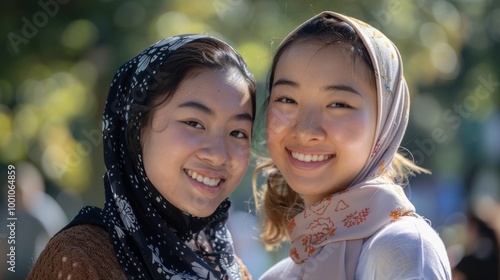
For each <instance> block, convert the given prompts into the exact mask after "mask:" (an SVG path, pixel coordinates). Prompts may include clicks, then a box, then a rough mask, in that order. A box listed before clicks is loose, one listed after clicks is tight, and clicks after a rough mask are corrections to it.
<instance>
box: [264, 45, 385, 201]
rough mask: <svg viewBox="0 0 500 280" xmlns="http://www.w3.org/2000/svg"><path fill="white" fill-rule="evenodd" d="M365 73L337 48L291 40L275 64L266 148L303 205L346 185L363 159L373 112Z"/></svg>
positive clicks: (365, 69) (370, 87) (373, 97)
mask: <svg viewBox="0 0 500 280" xmlns="http://www.w3.org/2000/svg"><path fill="white" fill-rule="evenodd" d="M370 74H371V73H370V72H369V70H368V67H367V66H366V65H364V64H363V62H361V61H358V63H357V64H356V65H354V64H353V61H352V58H351V54H348V52H347V49H346V46H342V45H336V46H324V45H321V44H319V43H317V44H314V43H296V44H295V45H292V46H290V47H289V48H288V49H287V50H285V52H284V53H283V54H282V56H281V58H280V59H279V61H278V63H277V65H276V69H275V72H274V79H273V81H272V90H271V95H270V99H269V108H268V112H267V121H266V128H267V129H266V133H267V146H268V149H269V153H270V155H271V158H272V159H273V161H274V162H275V164H276V166H277V167H278V169H279V170H280V171H281V173H282V174H283V176H284V178H285V180H286V181H287V183H288V184H289V185H290V187H291V188H292V189H293V190H294V191H296V192H297V193H299V194H300V195H301V196H302V198H303V199H304V203H305V206H306V207H309V206H311V205H313V204H314V203H316V202H318V201H320V200H322V199H323V198H325V197H326V196H328V195H330V194H332V193H335V192H338V191H341V190H343V189H345V188H347V187H348V186H349V184H350V183H351V182H352V181H353V179H354V178H355V177H356V175H357V174H358V173H359V172H360V171H361V169H362V168H363V166H364V165H365V163H366V162H367V160H368V158H369V155H370V152H371V147H372V144H373V141H374V134H375V126H376V116H377V112H376V111H377V109H376V105H377V103H376V102H377V101H376V92H375V87H374V86H373V85H372V83H371V82H370V79H369V76H368V75H370Z"/></svg>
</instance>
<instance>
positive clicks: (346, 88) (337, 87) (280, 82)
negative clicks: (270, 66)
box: [273, 79, 363, 97]
mask: <svg viewBox="0 0 500 280" xmlns="http://www.w3.org/2000/svg"><path fill="white" fill-rule="evenodd" d="M282 85H283V86H290V87H294V88H298V87H299V84H298V83H296V82H294V81H290V80H287V79H279V80H277V81H276V82H274V83H273V87H275V86H282ZM322 89H323V90H325V91H347V92H351V93H354V94H356V95H359V96H361V97H363V95H362V94H361V93H360V92H359V91H357V90H356V89H354V88H353V87H351V86H348V85H342V84H340V85H329V86H326V87H323V88H322Z"/></svg>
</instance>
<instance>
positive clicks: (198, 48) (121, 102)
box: [29, 35, 256, 279]
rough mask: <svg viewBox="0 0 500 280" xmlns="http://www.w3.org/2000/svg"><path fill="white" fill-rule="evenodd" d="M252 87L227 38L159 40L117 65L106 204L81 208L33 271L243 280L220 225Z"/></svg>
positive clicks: (240, 169)
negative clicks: (99, 206)
mask: <svg viewBox="0 0 500 280" xmlns="http://www.w3.org/2000/svg"><path fill="white" fill-rule="evenodd" d="M255 91H256V85H255V80H254V78H253V76H252V75H251V74H250V73H249V71H248V69H247V66H246V64H245V62H244V61H243V59H242V58H241V57H240V55H239V54H238V53H236V51H234V50H233V49H232V48H231V47H230V46H229V45H227V44H226V43H225V42H223V41H221V40H218V39H216V38H213V37H209V36H201V35H182V36H175V37H171V38H168V39H164V40H161V41H159V42H157V43H156V44H154V45H152V46H150V47H149V48H147V49H146V50H145V51H143V52H142V53H141V54H139V55H138V56H137V57H135V58H133V59H132V60H130V61H128V62H127V63H125V64H124V65H123V66H122V67H121V68H120V69H118V71H117V72H116V74H115V77H114V79H113V82H112V84H111V88H110V91H109V95H108V99H107V102H106V106H105V110H104V114H103V128H102V129H103V138H104V142H103V143H104V144H103V146H104V159H105V164H106V173H105V175H104V186H105V200H106V201H105V205H104V209H99V208H96V207H86V208H83V209H82V210H81V212H80V213H79V214H78V216H77V217H76V218H75V219H74V220H73V221H72V222H71V223H70V224H69V225H68V226H67V227H65V228H64V229H63V230H62V231H61V232H60V233H59V234H57V235H56V236H55V237H54V238H53V239H52V240H51V241H50V242H49V243H48V245H47V247H46V248H45V250H44V251H43V252H42V254H41V255H40V257H39V258H38V260H37V261H36V263H35V265H34V267H33V269H32V272H31V274H30V276H29V279H125V278H128V279H245V278H247V277H248V275H247V272H246V269H245V268H244V266H242V265H241V264H239V263H238V262H237V259H236V257H235V255H234V252H233V246H232V240H231V236H230V234H229V232H228V230H227V228H226V226H225V222H226V220H227V217H228V209H229V207H230V201H229V200H228V196H229V194H230V193H231V192H232V191H234V189H235V188H236V187H237V185H238V184H239V182H240V180H241V178H242V176H243V174H244V172H245V170H246V168H247V165H248V161H249V155H250V142H251V132H252V124H253V119H254V114H255Z"/></svg>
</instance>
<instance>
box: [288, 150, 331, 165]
mask: <svg viewBox="0 0 500 280" xmlns="http://www.w3.org/2000/svg"><path fill="white" fill-rule="evenodd" d="M291 154H292V157H293V158H294V159H297V160H299V161H303V162H311V161H312V162H315V161H323V160H327V159H329V158H331V157H332V155H311V154H301V153H299V152H294V151H291Z"/></svg>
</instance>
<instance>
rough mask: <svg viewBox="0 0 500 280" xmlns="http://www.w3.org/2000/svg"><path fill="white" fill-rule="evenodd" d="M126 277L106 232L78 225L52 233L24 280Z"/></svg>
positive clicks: (77, 279) (90, 226) (89, 226)
mask: <svg viewBox="0 0 500 280" xmlns="http://www.w3.org/2000/svg"><path fill="white" fill-rule="evenodd" d="M32 279H33V280H34V279H37V280H38V279H71V280H79V279H82V280H83V279H126V278H125V275H124V273H123V272H122V270H121V268H120V266H119V264H118V261H117V258H116V256H115V254H114V250H113V246H112V244H111V241H110V239H109V236H108V233H107V232H106V231H105V230H104V229H102V228H100V227H97V226H92V225H79V226H74V227H71V228H69V229H67V230H65V231H63V232H61V233H59V234H58V235H56V236H55V237H54V238H53V239H52V240H51V241H50V242H49V243H48V244H47V246H46V247H45V249H44V250H43V251H42V253H41V254H40V256H39V257H38V259H37V261H36V262H35V264H34V266H33V268H32V270H31V272H30V274H29V276H28V280H32Z"/></svg>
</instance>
